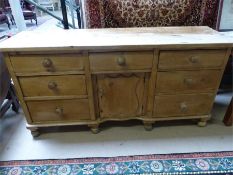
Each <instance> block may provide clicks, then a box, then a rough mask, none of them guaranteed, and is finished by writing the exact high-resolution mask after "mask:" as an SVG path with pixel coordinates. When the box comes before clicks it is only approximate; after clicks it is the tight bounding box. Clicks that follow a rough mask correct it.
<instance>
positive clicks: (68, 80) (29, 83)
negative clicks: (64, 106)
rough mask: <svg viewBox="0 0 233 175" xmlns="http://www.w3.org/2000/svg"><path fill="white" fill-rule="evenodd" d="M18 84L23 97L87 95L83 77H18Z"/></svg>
mask: <svg viewBox="0 0 233 175" xmlns="http://www.w3.org/2000/svg"><path fill="white" fill-rule="evenodd" d="M19 82H20V85H21V89H22V91H23V94H24V96H25V97H33V96H62V95H86V94H87V90H86V82H85V76H84V75H63V76H41V77H23V78H22V77H20V78H19Z"/></svg>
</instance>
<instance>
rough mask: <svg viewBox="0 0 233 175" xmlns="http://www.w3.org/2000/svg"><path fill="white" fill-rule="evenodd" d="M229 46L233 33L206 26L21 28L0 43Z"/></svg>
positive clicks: (5, 48)
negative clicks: (227, 33)
mask: <svg viewBox="0 0 233 175" xmlns="http://www.w3.org/2000/svg"><path fill="white" fill-rule="evenodd" d="M204 45H205V47H208V46H210V47H218V48H219V47H233V37H231V36H226V35H224V34H222V33H219V32H217V31H215V30H213V29H211V28H209V27H205V26H202V27H153V28H114V29H76V30H52V31H39V30H38V31H25V32H21V33H19V34H17V35H15V36H13V37H12V38H10V39H7V40H5V41H3V42H2V43H0V51H2V52H14V51H15V52H16V51H53V50H54V51H57V50H63V51H66V50H67V51H68V50H74V49H75V50H77V51H78V50H82V51H83V50H95V51H96V50H105V49H109V48H111V50H114V49H115V50H119V49H121V50H124V49H126V48H127V50H129V49H140V48H141V46H143V49H153V48H155V47H156V48H161V49H167V48H181V47H182V48H185V47H188V48H201V47H203V46H204Z"/></svg>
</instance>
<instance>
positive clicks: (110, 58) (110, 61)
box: [89, 51, 153, 72]
mask: <svg viewBox="0 0 233 175" xmlns="http://www.w3.org/2000/svg"><path fill="white" fill-rule="evenodd" d="M89 58H90V67H91V71H94V72H97V71H120V70H145V69H151V67H152V60H153V52H152V51H142V52H109V53H91V54H90V55H89Z"/></svg>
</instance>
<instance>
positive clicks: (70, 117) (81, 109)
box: [27, 99, 91, 123]
mask: <svg viewBox="0 0 233 175" xmlns="http://www.w3.org/2000/svg"><path fill="white" fill-rule="evenodd" d="M88 104H89V103H88V99H77V100H49V101H30V102H27V106H28V109H29V112H30V114H31V118H32V121H33V122H37V123H40V122H45V121H54V122H59V121H79V120H90V119H91V118H90V112H89V105H88Z"/></svg>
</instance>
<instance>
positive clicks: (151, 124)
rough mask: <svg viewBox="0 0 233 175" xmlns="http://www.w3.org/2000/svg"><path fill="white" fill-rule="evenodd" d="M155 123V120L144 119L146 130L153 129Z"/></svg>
mask: <svg viewBox="0 0 233 175" xmlns="http://www.w3.org/2000/svg"><path fill="white" fill-rule="evenodd" d="M153 123H154V122H146V121H143V125H144V128H145V130H146V131H151V130H152V129H153Z"/></svg>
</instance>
